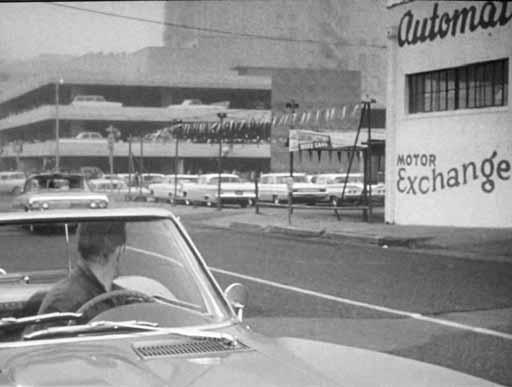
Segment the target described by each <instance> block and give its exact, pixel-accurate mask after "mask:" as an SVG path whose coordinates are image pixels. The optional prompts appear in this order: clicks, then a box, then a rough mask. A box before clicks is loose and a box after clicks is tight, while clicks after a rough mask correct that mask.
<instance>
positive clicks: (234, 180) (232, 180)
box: [200, 176, 240, 184]
mask: <svg viewBox="0 0 512 387" xmlns="http://www.w3.org/2000/svg"><path fill="white" fill-rule="evenodd" d="M220 182H221V183H240V178H239V177H237V176H222V177H221V178H220ZM200 183H201V184H219V178H218V177H210V178H209V179H206V178H204V179H201V180H200Z"/></svg>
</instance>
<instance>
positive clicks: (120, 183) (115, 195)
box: [89, 178, 150, 200]
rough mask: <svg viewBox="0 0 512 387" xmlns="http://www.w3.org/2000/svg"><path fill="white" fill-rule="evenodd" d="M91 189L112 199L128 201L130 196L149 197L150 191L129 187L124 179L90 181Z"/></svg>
mask: <svg viewBox="0 0 512 387" xmlns="http://www.w3.org/2000/svg"><path fill="white" fill-rule="evenodd" d="M89 187H90V188H91V190H92V191H93V192H101V193H104V194H106V195H107V196H109V197H110V198H111V199H116V200H126V199H129V197H130V196H140V197H148V196H149V195H150V191H149V189H147V188H144V187H141V188H140V189H139V188H137V187H128V184H126V182H125V181H124V180H122V179H114V178H102V179H91V180H89Z"/></svg>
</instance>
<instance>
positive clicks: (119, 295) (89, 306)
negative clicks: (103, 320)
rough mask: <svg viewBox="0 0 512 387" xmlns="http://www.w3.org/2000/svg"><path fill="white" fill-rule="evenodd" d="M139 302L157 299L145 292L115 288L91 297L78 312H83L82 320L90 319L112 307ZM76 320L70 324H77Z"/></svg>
mask: <svg viewBox="0 0 512 387" xmlns="http://www.w3.org/2000/svg"><path fill="white" fill-rule="evenodd" d="M138 302H155V299H154V298H153V297H151V296H148V295H147V294H145V293H142V292H138V291H136V290H126V289H121V290H113V291H110V292H106V293H103V294H100V295H99V296H96V297H94V298H91V299H90V300H89V301H87V302H86V303H85V304H83V305H82V306H81V307H80V308H78V310H77V311H76V313H82V317H81V318H80V319H79V320H80V321H82V322H87V321H90V320H91V319H92V318H93V317H94V316H96V315H97V314H100V313H101V312H103V311H105V310H107V309H110V308H112V307H116V306H120V305H127V304H134V303H138ZM75 324H76V321H70V323H69V325H75Z"/></svg>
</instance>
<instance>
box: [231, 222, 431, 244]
mask: <svg viewBox="0 0 512 387" xmlns="http://www.w3.org/2000/svg"><path fill="white" fill-rule="evenodd" d="M229 228H234V229H237V230H242V231H262V232H265V233H278V234H284V235H292V236H298V237H310V238H326V239H331V240H336V239H344V240H350V241H355V242H359V243H361V242H363V243H369V244H373V245H378V246H384V245H386V246H398V247H408V248H411V249H412V248H421V247H425V246H426V243H425V242H426V241H429V240H431V239H432V237H407V238H397V237H389V236H380V235H361V234H350V233H335V232H326V231H325V229H321V230H309V229H304V228H300V227H293V226H288V227H287V226H261V225H257V224H252V223H244V222H232V223H230V224H229Z"/></svg>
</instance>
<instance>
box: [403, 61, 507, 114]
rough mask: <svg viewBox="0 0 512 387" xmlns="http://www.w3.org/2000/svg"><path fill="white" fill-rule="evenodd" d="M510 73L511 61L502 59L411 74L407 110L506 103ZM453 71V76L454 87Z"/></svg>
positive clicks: (457, 107) (488, 105) (415, 112)
mask: <svg viewBox="0 0 512 387" xmlns="http://www.w3.org/2000/svg"><path fill="white" fill-rule="evenodd" d="M508 72H509V60H508V58H503V59H497V60H492V61H488V62H479V63H472V64H469V65H465V66H460V67H451V68H446V69H441V70H435V71H427V72H422V73H416V74H408V75H407V85H408V88H409V89H408V96H409V101H408V106H409V109H408V110H409V111H408V113H409V114H417V113H432V112H439V111H452V110H460V109H482V108H489V107H499V106H507V105H508V87H509V83H508V81H509V80H508V78H509V77H508ZM450 74H451V75H452V76H453V87H452V88H450V81H451V78H450ZM427 83H428V84H427ZM441 94H443V97H441ZM451 98H453V101H451Z"/></svg>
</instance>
